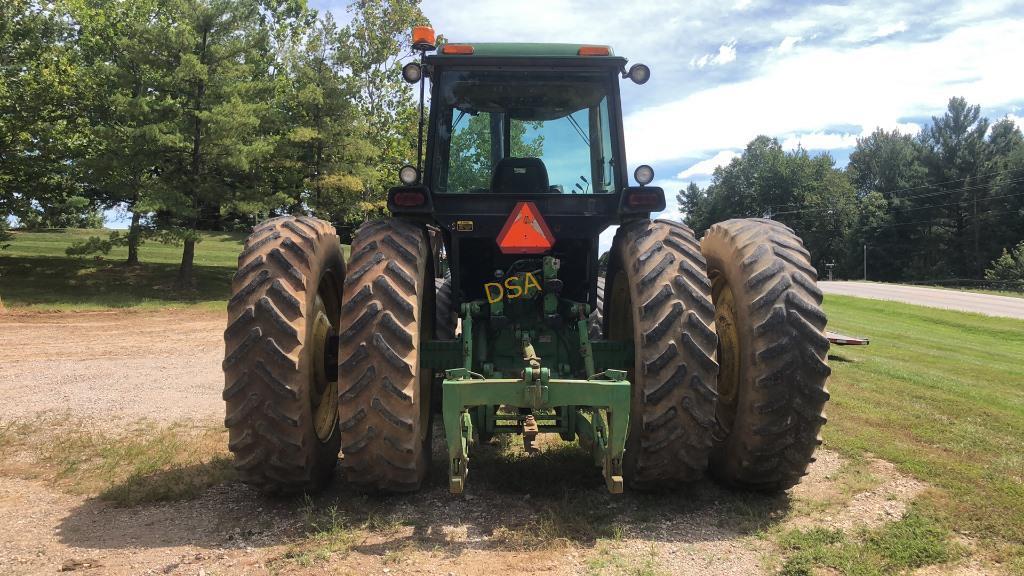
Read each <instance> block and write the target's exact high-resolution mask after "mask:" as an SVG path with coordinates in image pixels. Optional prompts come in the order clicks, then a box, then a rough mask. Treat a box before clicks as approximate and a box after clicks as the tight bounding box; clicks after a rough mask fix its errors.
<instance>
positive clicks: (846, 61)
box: [312, 0, 1024, 240]
mask: <svg viewBox="0 0 1024 576" xmlns="http://www.w3.org/2000/svg"><path fill="white" fill-rule="evenodd" d="M312 4H313V5H314V6H316V7H318V8H321V9H325V8H326V9H331V10H332V11H334V12H335V14H336V15H337V16H338V17H339V19H347V18H345V8H344V6H345V2H344V1H333V2H332V1H325V0H314V1H313V2H312ZM422 6H423V11H424V13H425V14H426V15H427V17H428V18H430V20H431V23H432V24H433V26H434V28H435V30H436V31H437V32H438V33H442V34H444V35H445V36H446V37H447V38H449V39H450V40H451V41H454V42H473V41H507V42H579V43H597V44H611V45H612V46H613V47H614V48H615V51H616V53H617V54H619V55H621V56H625V57H626V58H628V59H629V60H630V61H631V62H643V63H645V64H647V65H649V66H650V67H651V69H652V77H651V80H650V82H648V83H647V84H645V85H643V86H636V85H634V84H632V83H630V82H628V81H625V82H623V84H622V92H623V102H624V120H625V128H626V141H627V159H628V162H629V165H630V170H632V167H633V166H635V165H637V164H640V163H646V164H650V165H652V166H653V167H654V169H655V173H656V180H655V184H658V185H661V186H663V187H664V188H665V191H666V193H667V195H669V197H670V198H671V197H672V196H673V195H674V193H675V192H676V191H677V190H679V189H680V188H682V187H684V186H685V185H686V183H687V182H689V181H691V180H693V181H696V182H698V183H700V184H705V183H707V181H708V179H709V178H710V174H711V172H712V171H713V170H714V168H715V166H718V165H720V164H724V163H727V162H728V161H729V159H731V158H732V157H733V156H735V155H736V154H737V153H739V152H740V151H742V149H743V147H744V146H745V145H746V143H747V142H749V141H750V140H751V139H753V138H754V137H755V136H757V135H758V134H767V135H770V136H774V137H777V138H779V140H780V141H781V142H782V143H783V146H784V147H785V148H786V149H792V148H795V147H796V146H797V145H798V144H800V145H802V146H803V147H804V148H806V149H808V150H811V151H812V152H816V151H828V152H829V153H831V154H832V155H833V157H834V158H836V160H837V163H838V164H839V165H841V166H842V165H845V163H846V159H847V157H848V156H849V153H850V151H851V150H852V148H853V146H854V145H855V143H856V139H857V137H858V136H861V135H863V134H866V133H870V132H871V131H872V130H874V128H875V127H876V126H882V127H884V128H887V129H892V128H900V129H902V130H904V131H909V132H917V131H919V130H920V127H921V125H922V124H923V123H924V122H926V121H928V119H929V118H930V117H931V116H932V115H938V114H941V113H942V112H943V110H944V109H945V105H946V103H947V101H948V100H949V98H950V97H952V96H964V97H966V98H967V99H968V101H969V102H971V103H974V104H980V105H981V106H982V112H983V114H985V115H986V116H988V117H989V118H990V119H993V120H994V119H998V118H1002V117H1004V116H1006V115H1009V116H1011V117H1012V118H1014V119H1015V120H1017V121H1018V124H1021V123H1022V121H1021V118H1020V117H1021V116H1024V74H1022V73H1021V56H1022V55H1024V2H1001V1H991V2H989V1H979V2H936V1H924V2H914V3H897V2H892V1H891V0H866V1H859V2H846V3H835V4H817V3H804V2H764V1H760V0H724V1H715V2H707V1H689V0H688V1H685V2H683V1H676V0H662V1H658V2H634V3H628V2H617V1H612V0H587V1H579V0H518V1H517V2H514V3H509V2H507V1H500V2H499V1H493V0H478V1H474V2H469V3H456V2H450V1H447V2H446V1H439V0H426V1H424V2H423V5H422ZM671 203H672V202H670V204H671ZM673 211H674V207H670V210H669V211H668V213H667V214H666V215H668V216H671V215H675V214H673ZM605 240H607V239H605Z"/></svg>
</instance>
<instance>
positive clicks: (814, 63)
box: [625, 19, 1024, 162]
mask: <svg viewBox="0 0 1024 576" xmlns="http://www.w3.org/2000/svg"><path fill="white" fill-rule="evenodd" d="M1020 25H1021V22H1020V20H1011V19H1003V20H996V21H989V22H978V23H975V24H971V25H968V26H964V27H962V28H959V29H956V30H953V31H951V32H949V33H948V34H946V35H945V36H942V37H940V38H937V39H935V40H932V41H928V42H919V43H908V42H906V41H896V40H893V41H887V42H880V43H876V44H872V45H869V46H860V47H851V48H837V47H828V46H807V47H804V48H803V49H801V50H795V51H792V52H790V53H788V54H786V55H784V56H780V57H779V58H776V59H772V60H768V61H767V62H765V64H764V65H763V66H762V68H761V71H760V73H759V74H758V75H757V76H755V77H753V78H751V79H749V80H745V81H742V82H736V83H732V84H723V85H718V86H714V87H711V88H708V89H705V90H701V91H698V92H694V93H691V94H688V95H686V96H684V97H682V98H680V99H677V100H675V101H670V102H667V103H665V104H661V105H658V106H654V107H650V108H647V109H643V110H639V111H637V112H635V113H632V114H630V115H628V116H627V117H626V118H625V127H626V137H627V143H628V146H629V150H630V155H631V156H632V157H634V158H644V159H645V161H647V162H656V161H659V160H660V161H664V160H673V159H680V158H687V157H690V158H692V157H695V156H702V155H705V154H706V153H707V152H708V151H716V150H723V149H730V148H732V149H735V148H741V147H743V146H745V145H746V144H747V142H749V141H750V140H751V139H753V138H754V137H755V136H757V135H758V134H768V135H772V136H779V135H787V134H813V133H816V132H824V131H825V130H826V129H828V127H830V126H836V125H844V126H846V125H852V126H861V127H862V128H863V129H864V130H868V131H870V130H873V129H874V128H875V127H876V126H882V127H890V128H891V127H897V126H899V121H900V119H902V118H907V117H915V116H929V115H933V114H938V113H941V112H942V111H943V110H944V109H945V106H946V103H947V101H948V99H949V98H950V97H952V96H963V97H965V98H967V100H968V101H970V102H971V103H975V104H980V105H982V106H983V107H985V108H989V107H997V106H1007V105H1011V104H1013V103H1015V102H1018V101H1019V100H1020V99H1021V98H1022V96H1024V92H1022V84H1021V81H1020V79H1019V76H1018V75H1015V74H1012V73H1008V72H1007V71H1008V70H1011V69H1012V65H1011V59H1012V55H1014V54H1020V53H1024V34H1020V33H1019V31H1020ZM954 83H955V86H952V85H951V84H954ZM904 127H905V128H909V126H907V125H904Z"/></svg>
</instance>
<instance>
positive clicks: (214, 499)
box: [60, 444, 790, 563]
mask: <svg viewBox="0 0 1024 576" xmlns="http://www.w3.org/2000/svg"><path fill="white" fill-rule="evenodd" d="M227 466H228V464H227V462H226V461H225V460H220V459H218V460H215V461H212V462H210V463H208V464H204V465H200V466H193V467H185V468H180V469H172V470H169V471H165V472H158V473H154V474H149V475H147V476H144V477H140V478H130V479H129V480H128V481H126V482H124V483H122V484H120V485H118V486H115V487H113V488H111V489H110V490H108V491H107V492H106V493H105V494H104V497H105V498H109V499H112V500H114V501H115V502H124V503H127V504H129V505H130V507H117V506H110V505H106V504H103V503H102V502H100V501H98V500H89V501H87V502H85V503H84V504H83V505H81V506H80V507H78V508H75V509H73V510H71V511H70V514H69V515H68V516H67V517H66V518H65V519H64V521H63V522H62V525H61V529H60V534H61V539H62V541H63V542H64V543H66V544H68V545H71V546H76V547H84V548H119V547H122V546H126V545H127V544H126V542H130V543H131V544H130V545H131V546H142V547H155V548H159V547H167V546H176V545H181V544H190V545H198V546H208V547H218V546H236V545H238V544H239V538H241V539H242V541H243V543H244V545H247V546H248V545H251V546H266V545H288V546H289V549H288V551H287V553H285V554H284V555H283V556H281V558H278V559H277V561H281V562H289V561H295V562H300V563H302V562H312V561H316V558H322V557H324V556H325V555H326V556H327V557H329V556H330V555H331V554H339V553H345V552H347V551H349V550H357V551H359V552H362V553H365V554H375V555H386V554H388V553H392V554H393V553H395V551H406V552H408V551H434V552H435V553H441V554H443V555H446V556H450V557H455V556H458V555H460V554H461V553H462V552H464V551H467V550H506V551H522V550H545V549H557V548H560V547H565V546H576V547H583V548H592V547H595V546H597V545H598V543H599V541H601V540H619V539H623V538H642V539H645V540H649V541H666V542H687V543H695V542H700V541H705V540H721V539H728V538H738V537H742V536H745V535H749V534H755V533H758V532H760V531H763V530H766V529H768V528H769V527H771V526H773V525H774V524H776V523H778V522H780V521H781V520H783V519H784V518H785V517H786V515H787V513H788V511H789V508H790V499H789V496H788V494H781V495H774V496H769V495H763V494H751V493H743V492H733V491H730V490H726V489H723V488H721V487H719V486H718V485H716V484H715V483H713V482H711V481H707V480H705V481H701V482H698V483H696V484H692V485H688V486H682V487H679V488H677V489H674V490H666V491H662V492H655V493H641V492H635V491H629V490H628V489H627V492H626V493H625V494H620V495H613V494H608V492H607V490H606V489H605V486H604V482H603V479H602V477H601V472H600V470H599V469H597V468H595V467H594V466H593V460H592V458H591V456H590V455H589V454H588V453H586V452H584V451H583V450H582V449H580V448H579V447H577V446H576V445H572V444H558V445H554V446H549V447H547V449H546V450H544V451H543V452H541V453H540V454H534V455H527V454H523V453H521V452H519V453H516V451H514V450H510V449H508V448H507V447H505V446H501V445H497V446H495V445H490V446H478V447H476V449H475V450H474V452H473V459H472V460H471V462H470V474H469V479H468V480H469V482H468V485H467V489H466V492H465V494H463V495H461V496H453V495H451V494H449V493H448V489H447V483H446V472H447V470H446V459H445V458H444V457H443V456H442V455H439V454H435V458H434V461H433V463H432V471H431V473H430V475H429V476H428V478H427V480H426V481H425V483H424V486H423V488H422V489H421V490H420V491H418V492H416V493H412V494H394V495H380V494H371V493H365V492H361V491H359V490H358V489H357V488H356V487H354V486H353V485H350V484H348V483H347V482H345V481H344V480H342V479H340V478H337V477H336V478H335V479H334V481H333V482H332V483H331V485H330V487H329V488H328V490H326V491H325V492H323V493H320V494H317V495H314V496H303V495H299V496H294V495H292V496H282V497H268V496H265V495H261V494H259V493H258V492H256V491H255V490H253V489H251V488H248V487H246V486H244V485H241V484H239V483H237V482H233V481H227V482H224V481H222V480H218V478H221V477H222V476H221V475H222V474H223V473H224V470H225V469H226V467H227ZM143 495H144V496H143ZM183 495H184V496H185V497H192V496H195V497H194V498H193V499H189V500H178V498H179V497H181V496H183ZM154 501H161V502H163V501H166V503H164V504H161V505H160V506H157V507H153V506H137V505H135V506H131V505H132V504H134V503H135V502H154ZM150 526H160V527H161V529H160V530H153V529H150V528H149V527H150ZM239 530H241V531H242V532H243V533H242V535H241V536H239V535H238V534H239ZM463 532H464V533H465V536H453V534H462V533H463ZM129 535H130V537H129ZM367 535H372V536H373V537H372V538H368V537H367ZM123 538H128V540H124V539H123Z"/></svg>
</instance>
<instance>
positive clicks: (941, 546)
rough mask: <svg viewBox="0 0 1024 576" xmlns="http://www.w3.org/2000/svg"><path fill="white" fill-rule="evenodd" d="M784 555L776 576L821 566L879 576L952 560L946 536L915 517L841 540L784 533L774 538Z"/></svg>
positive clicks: (826, 534) (816, 532) (822, 533)
mask: <svg viewBox="0 0 1024 576" xmlns="http://www.w3.org/2000/svg"><path fill="white" fill-rule="evenodd" d="M779 544H780V545H781V547H782V548H783V550H785V551H786V552H787V553H788V557H787V559H786V562H785V563H784V564H783V566H782V570H781V571H780V574H781V575H782V576H811V575H812V574H815V571H814V567H815V566H819V565H820V566H827V567H829V568H832V569H833V570H836V571H838V572H839V573H840V574H845V575H847V576H882V575H883V574H896V573H900V572H901V571H904V570H907V569H913V568H919V567H922V566H929V565H932V564H941V563H944V562H948V561H950V560H952V559H954V558H956V557H957V556H958V555H959V553H960V551H959V549H958V547H956V546H951V545H950V544H949V534H948V530H946V529H945V528H943V527H942V526H939V525H938V524H937V523H935V522H934V521H932V520H931V519H929V518H927V517H926V516H922V515H920V514H918V513H916V512H910V513H909V514H907V515H906V516H904V517H903V518H902V519H900V520H899V521H897V522H893V523H891V524H886V525H885V526H882V527H880V528H878V529H875V530H870V531H867V530H865V531H861V532H859V533H858V534H856V535H852V536H851V535H848V534H845V533H844V532H843V531H842V530H838V529H834V528H811V529H809V530H790V531H788V532H786V533H785V534H783V535H782V536H781V537H780V538H779Z"/></svg>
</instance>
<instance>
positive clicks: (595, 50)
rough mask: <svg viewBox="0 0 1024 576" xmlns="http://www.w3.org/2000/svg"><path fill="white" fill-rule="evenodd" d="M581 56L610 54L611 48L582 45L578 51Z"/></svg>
mask: <svg viewBox="0 0 1024 576" xmlns="http://www.w3.org/2000/svg"><path fill="white" fill-rule="evenodd" d="M576 54H578V55H580V56H608V55H609V54H611V50H609V49H608V47H607V46H580V49H579V50H578V51H577V52H576Z"/></svg>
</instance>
